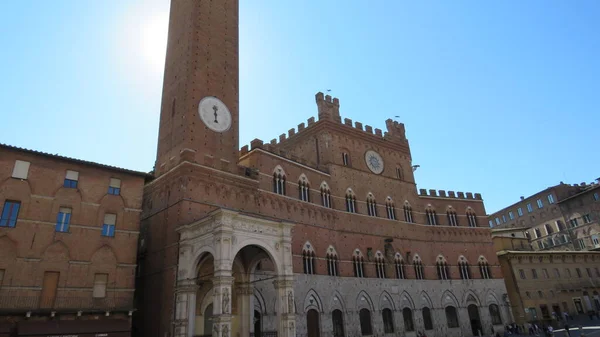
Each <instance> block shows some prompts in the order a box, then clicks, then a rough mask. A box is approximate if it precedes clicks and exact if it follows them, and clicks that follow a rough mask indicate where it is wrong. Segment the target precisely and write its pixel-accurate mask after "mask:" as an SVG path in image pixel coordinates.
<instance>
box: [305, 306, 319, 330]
mask: <svg viewBox="0 0 600 337" xmlns="http://www.w3.org/2000/svg"><path fill="white" fill-rule="evenodd" d="M306 332H307V337H319V336H320V329H319V312H318V311H316V310H315V309H310V310H308V312H307V313H306Z"/></svg>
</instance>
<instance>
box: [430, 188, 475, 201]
mask: <svg viewBox="0 0 600 337" xmlns="http://www.w3.org/2000/svg"><path fill="white" fill-rule="evenodd" d="M419 196H422V197H433V198H452V199H465V200H482V198H481V193H471V192H467V193H464V192H454V191H448V192H446V191H445V190H426V189H424V188H421V189H419Z"/></svg>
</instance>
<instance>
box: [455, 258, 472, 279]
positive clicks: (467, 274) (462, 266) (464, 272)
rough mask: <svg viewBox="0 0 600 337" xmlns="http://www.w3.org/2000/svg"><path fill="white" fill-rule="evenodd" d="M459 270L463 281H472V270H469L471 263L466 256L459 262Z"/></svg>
mask: <svg viewBox="0 0 600 337" xmlns="http://www.w3.org/2000/svg"><path fill="white" fill-rule="evenodd" d="M458 270H459V271H460V278H461V279H463V280H470V279H471V270H470V268H469V262H468V261H467V259H465V257H464V256H461V257H460V258H459V260H458Z"/></svg>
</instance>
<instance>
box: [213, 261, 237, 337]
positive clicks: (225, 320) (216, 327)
mask: <svg viewBox="0 0 600 337" xmlns="http://www.w3.org/2000/svg"><path fill="white" fill-rule="evenodd" d="M217 268H218V266H217V265H216V264H215V276H214V277H213V279H212V283H213V335H212V336H213V337H230V336H231V300H232V296H231V295H232V294H231V290H232V288H233V277H232V276H231V270H223V269H218V270H217Z"/></svg>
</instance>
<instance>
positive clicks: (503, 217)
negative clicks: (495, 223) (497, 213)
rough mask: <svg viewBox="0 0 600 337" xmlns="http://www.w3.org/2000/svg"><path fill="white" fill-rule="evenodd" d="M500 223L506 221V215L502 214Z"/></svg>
mask: <svg viewBox="0 0 600 337" xmlns="http://www.w3.org/2000/svg"><path fill="white" fill-rule="evenodd" d="M502 223H506V215H504V214H502Z"/></svg>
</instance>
